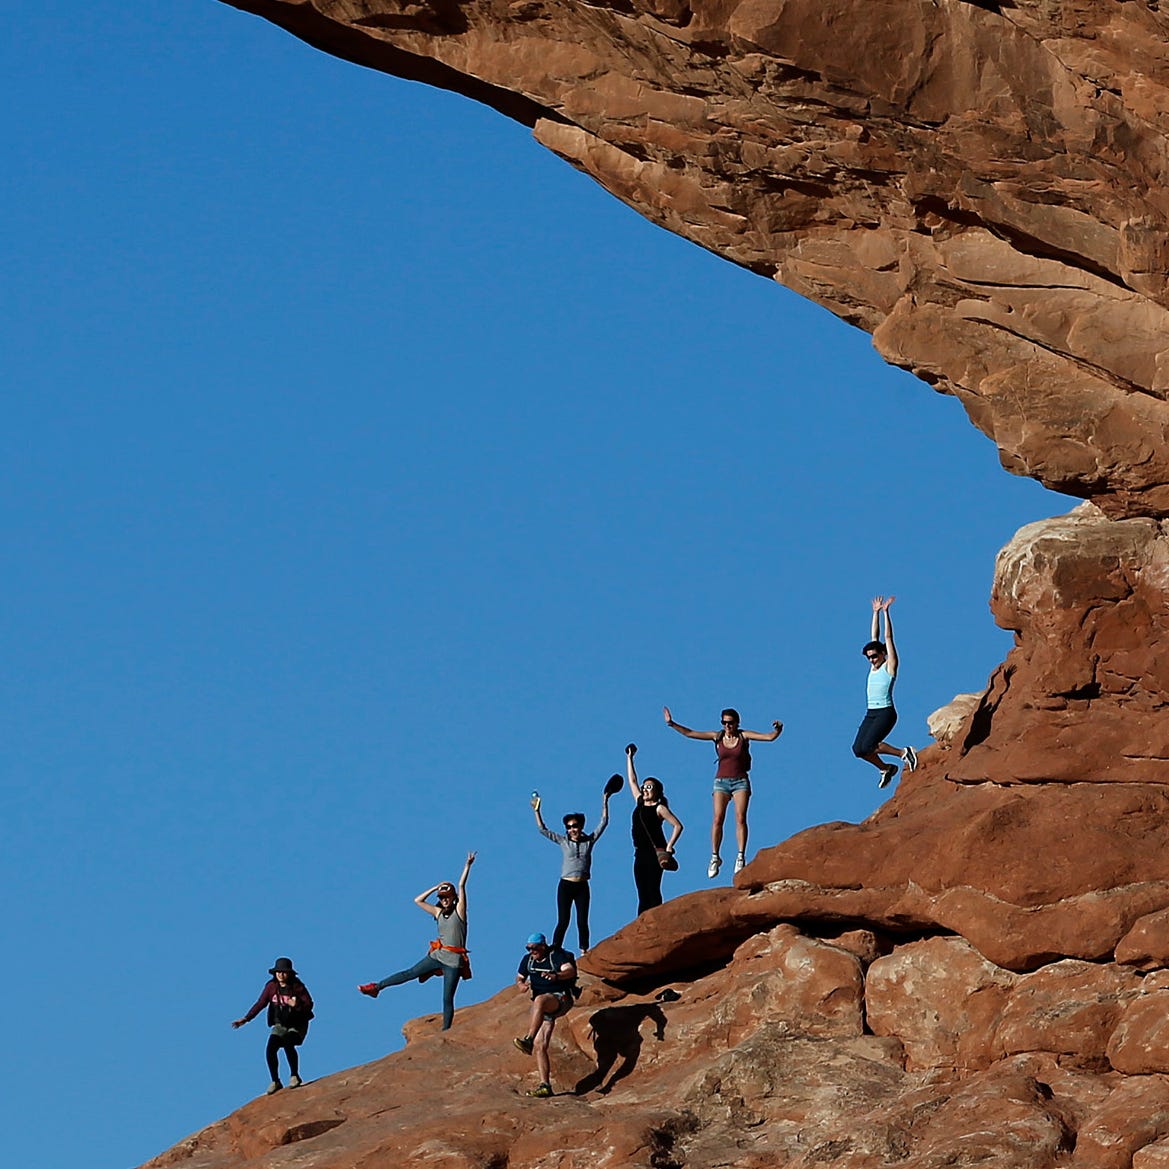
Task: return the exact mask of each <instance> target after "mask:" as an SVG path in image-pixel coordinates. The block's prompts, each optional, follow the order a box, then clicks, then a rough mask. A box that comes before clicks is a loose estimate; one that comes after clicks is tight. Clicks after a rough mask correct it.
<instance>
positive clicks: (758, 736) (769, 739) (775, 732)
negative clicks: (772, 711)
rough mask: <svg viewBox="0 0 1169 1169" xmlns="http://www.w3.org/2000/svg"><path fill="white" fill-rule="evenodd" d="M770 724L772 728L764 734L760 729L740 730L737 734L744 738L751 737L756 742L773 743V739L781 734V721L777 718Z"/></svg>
mask: <svg viewBox="0 0 1169 1169" xmlns="http://www.w3.org/2000/svg"><path fill="white" fill-rule="evenodd" d="M771 725H772V728H773V729H772V730H770V731H768V732H767V734H764V733H763V732H762V731H743V730H740V731H739V734H740V735H742V736H743V738H744V739H751V740H752V741H753V742H756V743H774V742H775V740H776V739H778V738H779V736H780V735H782V734H783V723H781V722H780V721H779V719H776V720H775V721H774V722H773V723H772V724H771Z"/></svg>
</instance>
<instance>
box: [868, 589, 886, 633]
mask: <svg viewBox="0 0 1169 1169" xmlns="http://www.w3.org/2000/svg"><path fill="white" fill-rule="evenodd" d="M884 603H885V598H884V597H874V598H873V624H872V626H871V627H870V629H869V641H880V640H881V606H882V605H883V604H884Z"/></svg>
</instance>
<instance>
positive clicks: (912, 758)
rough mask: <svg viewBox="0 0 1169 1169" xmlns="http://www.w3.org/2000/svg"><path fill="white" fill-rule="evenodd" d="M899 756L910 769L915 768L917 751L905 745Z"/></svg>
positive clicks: (914, 769) (913, 769)
mask: <svg viewBox="0 0 1169 1169" xmlns="http://www.w3.org/2000/svg"><path fill="white" fill-rule="evenodd" d="M901 758H902V759H904V760H905V766H906V767H908V768H909V770H910V771H916V770H917V752H916V751H915V750H914V749H913V748H912V747H906V748H905V750H904V751H902V752H901Z"/></svg>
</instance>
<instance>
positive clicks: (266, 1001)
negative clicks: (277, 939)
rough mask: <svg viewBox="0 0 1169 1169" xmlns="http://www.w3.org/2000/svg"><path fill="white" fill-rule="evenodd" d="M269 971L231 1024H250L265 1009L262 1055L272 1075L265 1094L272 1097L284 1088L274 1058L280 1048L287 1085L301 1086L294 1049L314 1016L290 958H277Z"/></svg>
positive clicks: (310, 997)
mask: <svg viewBox="0 0 1169 1169" xmlns="http://www.w3.org/2000/svg"><path fill="white" fill-rule="evenodd" d="M268 973H269V974H271V975H272V978H271V980H270V981H269V982H268V983H267V984H266V985H265V987H264V989H263V990H262V991H260V997H259V998H258V999H256V1001H255V1003H254V1004H253V1005H252V1008H251V1010H250V1011H248V1013H247V1014H246V1015H244V1016H243V1018H242V1019H236V1020H235V1021H234V1022H233V1023H232V1025H231V1026H232V1028H233V1030H238V1029H239V1028H240V1027H242V1026H243V1025H244V1024H245V1023H250V1022H251V1021H252V1020H253V1019H254V1018H255V1017H256V1016H257V1015H258V1014H259V1013H260V1011H262V1010H263V1009H264V1007H267V1008H268V1026H269V1027H270V1028H271V1032H270V1033H269V1035H268V1047H267V1050H266V1051H265V1052H264V1055H265V1057H266V1059H267V1060H268V1073H269V1075H271V1077H272V1082H271V1083H270V1084H269V1085H268V1095H269V1096H271V1095H272V1093H273V1092H279V1091H280V1089H281V1088H283V1087H284V1085H283V1084H282V1083H281V1082H280V1064H279V1062H278V1058H277V1057H278V1055H279V1053H280V1052H281V1051H282V1050H283V1052H284V1056H285V1058H286V1059H287V1060H288V1086H289V1087H290V1088H299V1087H300V1083H301V1081H300V1059H299V1057H298V1055H297V1051H296V1049H297V1048H298V1047H299V1046H300V1045H301V1044H302V1043H303V1042H304V1037H305V1035H307V1034H308V1025H309V1020H310V1019H311V1018H312V1017H313V999H312V995H310V994H309V992H308V987H306V986H305V984H304V983H303V982H301V981H300V976H299V975H298V974H297V973H296V971H295V970H294V969H293V967H292V959H291V958H277V959H276V964H275V965H274V966H273V967H272V969H271V970H269V971H268Z"/></svg>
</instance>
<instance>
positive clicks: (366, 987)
mask: <svg viewBox="0 0 1169 1169" xmlns="http://www.w3.org/2000/svg"><path fill="white" fill-rule="evenodd" d="M357 989H358V990H359V991H361V993H362V994H367V995H369V997H370V998H371V999H376V998H377V996H378V995H379V994H380V993H381V988H380V987H379V986H378V984H377V983H376V982H363V983H362V984H361V985H360V986H359V987H358V988H357Z"/></svg>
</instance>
